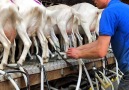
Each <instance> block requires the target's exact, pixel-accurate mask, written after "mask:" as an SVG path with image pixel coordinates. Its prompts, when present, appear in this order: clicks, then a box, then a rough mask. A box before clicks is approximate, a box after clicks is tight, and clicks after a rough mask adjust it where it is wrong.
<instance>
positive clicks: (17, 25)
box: [0, 0, 31, 69]
mask: <svg viewBox="0 0 129 90" xmlns="http://www.w3.org/2000/svg"><path fill="white" fill-rule="evenodd" d="M7 25H10V26H7ZM10 27H11V28H10ZM12 28H13V29H12ZM4 29H5V30H6V31H7V30H8V31H7V33H10V32H11V31H13V30H14V31H15V30H17V32H18V34H19V36H20V37H21V39H22V40H23V42H24V51H23V55H22V56H21V57H22V58H23V57H25V56H26V53H27V52H28V50H29V47H30V46H31V41H30V39H29V37H28V35H27V33H26V30H25V28H24V25H23V23H22V19H21V17H20V15H19V12H18V7H16V5H15V4H13V3H12V2H11V1H10V0H0V42H1V43H2V45H3V47H4V52H3V58H2V61H1V64H0V69H4V65H6V64H7V61H8V56H9V51H10V47H11V42H10V41H9V39H8V38H7V37H6V35H5V33H4ZM10 30H11V31H10ZM7 33H6V34H7ZM13 35H14V34H13ZM13 35H12V36H13ZM14 36H15V35H14Z"/></svg>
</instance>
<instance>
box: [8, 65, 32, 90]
mask: <svg viewBox="0 0 129 90" xmlns="http://www.w3.org/2000/svg"><path fill="white" fill-rule="evenodd" d="M7 67H9V68H12V69H15V70H12V71H8V73H18V72H19V73H22V74H23V77H24V80H25V85H26V87H27V90H30V80H29V74H28V72H27V70H26V69H25V68H23V67H22V66H21V65H20V64H7Z"/></svg>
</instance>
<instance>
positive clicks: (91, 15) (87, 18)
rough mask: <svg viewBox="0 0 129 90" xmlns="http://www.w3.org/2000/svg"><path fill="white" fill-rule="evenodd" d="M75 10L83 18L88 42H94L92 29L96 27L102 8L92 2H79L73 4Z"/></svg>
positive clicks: (83, 26)
mask: <svg viewBox="0 0 129 90" xmlns="http://www.w3.org/2000/svg"><path fill="white" fill-rule="evenodd" d="M72 8H74V9H75V10H77V11H78V13H76V12H75V13H74V11H73V13H74V14H76V15H77V16H78V17H79V18H80V20H81V22H80V23H81V26H82V28H83V29H84V32H85V34H86V36H87V37H88V42H89V43H90V42H92V41H93V40H92V35H91V31H94V30H95V29H96V24H97V19H98V15H99V13H100V12H101V11H102V10H99V9H98V8H97V7H95V6H93V5H92V4H90V3H79V4H75V5H73V6H72Z"/></svg>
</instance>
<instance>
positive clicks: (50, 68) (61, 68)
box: [0, 53, 115, 90]
mask: <svg viewBox="0 0 129 90" xmlns="http://www.w3.org/2000/svg"><path fill="white" fill-rule="evenodd" d="M106 57H107V61H108V64H109V65H110V64H114V63H115V61H114V55H113V54H112V53H109V54H107V56H106ZM102 60H105V58H101V59H93V60H83V61H84V63H85V65H86V67H87V69H88V70H90V69H92V67H93V62H94V64H95V65H96V67H101V66H102ZM67 61H68V62H70V63H71V64H72V65H74V67H77V66H78V61H77V60H74V59H69V60H67ZM44 66H45V70H46V72H47V79H48V80H49V81H50V80H55V79H58V78H62V77H65V76H66V75H68V74H72V73H77V72H78V70H71V69H70V68H69V66H67V64H66V62H65V61H63V60H56V61H53V62H49V63H44ZM23 67H24V68H25V69H26V70H27V71H28V73H29V79H30V85H36V84H39V83H40V68H39V62H34V61H29V62H28V61H27V62H25V63H24V65H23ZM9 70H12V69H9V68H7V69H5V71H9ZM10 75H11V77H12V78H13V79H14V80H15V82H17V84H18V86H19V87H20V88H24V87H25V81H24V78H23V76H22V74H20V73H15V74H13V73H12V74H10ZM0 90H14V87H13V85H12V84H11V82H10V81H9V80H7V79H6V78H5V77H4V76H3V75H0Z"/></svg>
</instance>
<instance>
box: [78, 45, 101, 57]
mask: <svg viewBox="0 0 129 90" xmlns="http://www.w3.org/2000/svg"><path fill="white" fill-rule="evenodd" d="M98 52H99V50H98V48H97V47H93V48H89V49H83V50H81V54H80V58H87V59H97V58H101V57H100V55H99V53H98Z"/></svg>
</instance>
